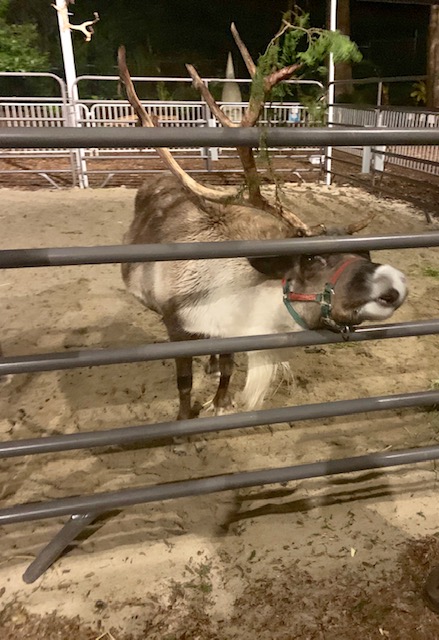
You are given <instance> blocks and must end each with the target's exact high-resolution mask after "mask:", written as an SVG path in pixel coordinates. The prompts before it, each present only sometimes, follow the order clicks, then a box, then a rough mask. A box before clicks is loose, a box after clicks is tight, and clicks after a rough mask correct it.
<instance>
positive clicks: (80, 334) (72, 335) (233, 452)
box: [0, 185, 439, 640]
mask: <svg viewBox="0 0 439 640" xmlns="http://www.w3.org/2000/svg"><path fill="white" fill-rule="evenodd" d="M289 194H290V197H291V198H292V199H293V201H294V202H295V204H296V206H297V209H298V210H299V211H301V213H302V215H303V216H304V217H305V218H306V219H307V220H311V219H312V220H314V221H317V220H321V219H325V220H326V221H335V220H337V221H340V220H342V221H345V222H346V221H348V220H350V221H351V220H353V219H357V218H358V217H361V216H364V215H366V214H368V213H370V212H371V211H374V212H376V213H377V216H376V218H375V220H374V222H373V223H372V224H371V226H370V227H369V229H368V233H369V232H370V233H374V232H377V233H380V232H382V233H391V232H422V231H425V230H426V229H431V228H432V227H431V226H429V227H427V225H426V223H425V222H424V219H423V217H422V214H421V213H420V212H418V211H415V210H414V209H413V208H411V207H410V206H409V205H407V204H404V203H403V202H399V201H391V202H390V201H384V200H379V199H377V198H375V197H374V196H371V195H369V194H366V193H365V192H363V191H361V190H359V189H355V188H353V187H348V186H345V187H343V186H342V187H331V188H328V187H324V186H315V185H302V186H294V187H290V189H289ZM134 195H135V191H134V190H131V189H124V188H117V189H106V190H90V191H87V192H83V191H80V190H76V189H74V190H65V191H53V190H40V191H35V192H25V191H19V190H12V189H3V190H1V191H0V198H1V203H2V206H1V210H0V225H1V226H0V228H1V235H0V248H18V247H44V246H78V245H93V244H117V243H119V242H120V241H121V238H122V234H123V233H124V231H125V230H126V228H127V226H128V224H129V221H130V218H131V215H132V211H133V200H134ZM436 226H437V225H436ZM374 257H375V259H377V260H379V261H382V262H383V261H385V262H387V261H388V262H391V264H393V265H394V266H396V267H398V268H400V269H401V270H403V271H404V272H405V273H406V274H407V276H408V279H409V286H410V295H409V299H408V301H407V303H406V304H405V305H404V306H403V307H402V308H401V309H400V310H399V311H398V312H397V314H395V316H394V320H395V321H404V320H410V319H420V318H434V317H437V315H438V309H439V278H438V276H439V252H438V250H437V249H436V250H435V249H421V250H404V251H398V252H389V251H382V252H377V253H376V254H375V256H374ZM0 309H1V319H2V322H1V327H2V335H1V341H2V346H3V349H4V352H5V355H19V354H28V353H38V352H46V351H62V350H64V349H77V348H86V347H91V346H95V347H98V346H101V347H108V346H114V347H116V346H126V345H135V344H139V343H150V342H153V341H159V340H164V339H166V336H165V332H164V329H163V326H162V325H161V323H160V321H159V319H158V318H157V317H156V316H155V314H153V313H152V312H148V311H145V310H144V309H143V308H142V307H141V305H140V303H138V302H137V301H136V300H134V299H132V298H131V297H130V296H129V295H128V294H127V293H126V292H125V291H124V288H123V285H122V282H121V279H120V273H119V267H118V266H117V265H102V266H93V267H91V266H80V267H62V268H52V269H46V268H42V269H27V270H10V271H6V270H5V271H3V272H1V273H0ZM438 342H439V341H438V339H437V337H422V338H416V337H414V338H407V339H404V340H389V341H384V342H381V343H364V344H361V343H360V344H358V345H351V344H347V345H342V346H339V345H335V346H325V347H322V348H305V349H298V350H297V355H296V357H295V359H294V361H293V370H294V374H295V375H294V380H293V381H292V382H290V383H280V384H279V386H278V387H277V388H276V390H275V392H274V394H273V396H272V398H271V399H270V400H269V401H268V403H267V406H286V405H288V404H304V403H312V402H321V401H325V400H336V399H344V398H354V397H361V396H372V395H380V394H392V393H397V392H403V391H414V390H425V389H428V388H431V387H432V386H433V385H437V384H439V383H438V381H439V344H438ZM237 362H238V371H237V373H236V375H235V377H234V381H233V387H234V388H235V389H239V388H240V387H241V385H242V383H243V379H244V364H245V360H244V357H243V356H238V357H237ZM203 363H204V359H202V358H199V359H197V366H196V377H195V396H196V398H198V399H199V400H200V401H203V402H204V401H206V400H207V399H208V398H209V397H210V395H211V392H212V389H213V382H212V381H209V380H208V379H207V378H206V377H205V375H204V372H203ZM173 366H174V365H173V362H171V361H169V362H168V361H163V362H152V363H144V364H130V365H122V366H107V367H97V368H89V369H77V370H71V371H61V372H53V373H41V374H33V375H19V376H16V377H15V378H14V379H13V381H12V382H11V383H10V384H9V385H8V386H3V387H0V434H1V438H2V439H3V440H9V439H19V438H27V437H35V436H42V435H47V434H60V433H74V432H76V431H83V430H95V429H96V430H97V429H102V430H104V429H108V428H112V427H117V426H123V425H131V424H139V423H154V422H157V421H164V420H169V419H172V418H173V417H174V416H175V414H176V406H177V402H176V389H175V385H174V379H173V375H174V369H173ZM438 434H439V414H438V412H437V411H428V412H427V411H425V410H402V411H397V412H383V413H382V414H371V415H360V416H356V417H352V418H350V417H347V418H338V419H328V420H320V421H315V422H304V423H297V424H294V425H288V424H282V425H277V426H274V427H261V428H256V429H251V430H247V431H245V430H242V431H239V432H233V433H231V434H215V435H211V436H209V437H208V438H207V440H205V439H201V438H194V439H192V440H191V441H190V442H189V443H187V444H186V445H183V446H178V447H175V446H174V445H173V443H165V444H162V445H161V446H155V447H152V446H151V447H136V448H132V449H125V450H123V449H119V450H116V451H107V450H102V449H99V450H96V449H94V450H90V451H78V452H71V453H65V454H63V453H61V454H53V455H52V454H50V455H44V456H39V457H38V456H37V457H24V458H17V459H12V460H5V461H1V466H0V495H1V498H2V506H8V505H13V504H16V503H22V502H32V501H38V500H45V499H49V498H56V497H61V496H67V495H77V494H81V493H92V492H98V491H108V490H113V489H120V488H126V487H131V486H142V485H149V484H155V483H158V482H168V481H172V480H179V479H185V478H191V477H202V476H205V475H214V474H219V473H226V472H231V471H235V470H253V469H259V468H268V467H271V466H273V467H281V466H286V465H289V464H295V463H302V462H308V461H315V460H321V459H326V458H341V457H344V456H351V455H359V454H362V453H366V452H369V451H376V450H382V449H399V448H409V447H417V446H422V445H430V444H434V443H436V442H437V441H438ZM437 490H438V485H437V473H436V466H435V464H434V463H425V464H421V465H417V466H413V467H403V468H397V469H394V470H387V471H384V470H383V471H374V472H369V473H362V474H352V475H349V476H339V477H337V478H326V479H316V480H307V481H303V482H294V483H289V484H288V485H285V486H282V487H279V486H276V487H268V488H267V487H266V488H255V489H250V490H249V489H247V490H241V491H236V492H227V493H223V494H217V495H212V496H206V497H199V498H187V499H181V500H174V501H168V502H166V503H161V504H153V505H144V506H139V507H136V508H130V509H127V510H125V511H123V512H122V513H118V514H112V515H111V516H109V517H107V518H105V519H103V520H101V521H100V522H99V523H97V524H96V525H95V526H93V527H91V529H90V531H88V533H87V535H86V536H83V538H82V539H81V540H80V541H79V542H78V544H77V545H75V546H74V548H73V549H71V550H70V551H69V553H67V554H66V555H65V556H64V557H63V558H62V559H61V560H59V561H58V562H57V563H56V564H55V565H54V566H53V567H52V568H51V569H50V570H49V571H48V572H47V573H46V574H45V575H44V576H43V577H42V578H41V579H40V580H38V581H37V582H36V583H34V584H32V585H25V584H24V583H23V582H22V579H21V576H22V573H23V571H24V569H25V568H26V566H27V565H28V564H29V562H30V561H31V560H32V559H33V558H34V556H35V555H36V553H38V551H39V550H40V548H41V547H42V546H44V545H45V544H46V543H47V542H48V541H49V539H50V538H51V536H53V535H54V534H55V533H56V532H57V531H58V530H59V528H60V526H61V525H62V523H63V522H64V521H63V520H57V519H54V520H45V521H40V522H37V523H28V524H20V525H16V526H14V525H10V526H8V527H2V528H1V534H2V535H1V537H0V604H1V605H2V606H9V605H11V604H14V606H17V605H20V606H21V605H23V606H24V607H25V608H26V611H27V612H30V613H31V614H46V613H51V612H56V614H57V615H62V616H67V617H68V618H69V619H71V618H73V617H74V616H80V621H81V623H84V624H87V625H89V626H90V629H92V631H90V633H91V635H86V634H83V635H82V636H81V637H84V638H85V637H87V638H88V637H90V638H91V637H98V636H101V637H102V638H105V639H106V638H110V635H109V632H110V631H111V634H112V636H113V637H114V638H116V640H118V639H119V638H122V637H125V635H126V634H133V635H138V634H141V636H140V637H142V638H168V639H169V640H171V639H172V638H211V637H212V638H213V637H215V638H216V637H219V636H216V635H209V634H210V633H211V632H212V634H213V633H214V631H215V633H216V632H217V631H218V629H219V628H220V627H221V625H222V626H223V627H224V625H226V626H227V625H229V634H228V635H226V636H224V637H228V638H239V639H241V638H249V637H259V638H265V637H267V638H275V637H276V638H278V637H279V638H281V637H282V638H287V637H288V638H290V637H297V638H314V637H316V638H317V637H319V638H320V637H321V638H325V640H326V639H327V638H332V637H334V638H335V637H347V636H339V635H338V636H335V635H334V636H332V635H328V634H326V635H325V634H324V633H323V635H312V633H311V631H309V629H312V628H314V627H313V625H314V626H315V625H317V623H318V620H317V619H316V616H317V617H318V615H320V614H317V610H316V609H315V607H313V603H312V601H311V600H309V599H308V602H305V603H304V602H303V600H304V597H303V593H304V591H303V590H304V589H305V586H304V585H305V583H306V584H308V585H309V584H311V583H313V581H314V585H315V584H316V583H317V582H319V583H321V584H327V586H328V589H329V590H330V589H332V590H333V591H334V589H335V588H336V585H337V584H345V585H347V587H346V588H347V589H349V590H351V588H352V582H349V581H347V578H346V576H347V575H348V574H349V575H350V576H354V580H355V581H356V580H358V583H362V584H363V583H367V584H371V583H373V582H374V580H377V579H378V577H379V575H381V573H382V572H383V571H393V570H394V569H395V567H396V565H397V559H398V558H399V557H400V555H401V551H402V550H403V549H404V548H405V546H404V545H406V544H407V543H408V542H409V541H410V540H413V538H415V539H417V538H421V537H423V536H431V535H435V534H436V533H437V532H438V531H439V513H438V510H437ZM398 562H400V560H398ZM295 576H296V580H295ZM303 576H307V578H306V579H304V578H303ZM343 576H345V577H343ZM286 577H288V585H289V587H288V589H287V591H285V580H286ZM299 578H300V579H299ZM304 580H305V582H304ZM343 580H344V582H343ZM307 581H308V582H307ZM267 584H269V585H271V587H270V589H271V591H273V589H275V588H276V589H279V585H283V588H284V592H283V593H284V599H282V597H280V596H279V598H278V600H279V599H280V602H281V605H282V606H281V609H280V610H277V612H276V614H274V613H273V612H271V610H269V609H267V607H268V604H267V601H266V597H267V592H266V591H265V592H262V591H260V589H261V585H267ZM258 589H259V591H258ZM314 592H315V590H314ZM349 592H350V591H349ZM249 593H251V594H252V597H251V598H250V597H247V599H246V597H245V594H249ZM276 593H278V592H277V591H276ZM285 593H287V596H285ZM194 594H195V596H196V597H197V598H198V599H197V600H196V604H197V611H198V613H199V614H200V615H201V614H202V613H204V614H205V616H207V619H208V624H209V625H210V626H209V629H210V631H209V634H208V632H207V631H206V629H205V630H204V631H203V632H201V631H200V630H198V631H197V630H195V631H191V632H190V633H189V631H188V627H187V625H188V624H189V623H188V619H189V618H188V612H189V613H190V611H191V607H192V606H193V604H194V600H193V598H194V597H195V596H194ZM258 594H259V596H258ZM366 594H367V590H366ZM366 597H369V596H367V595H366ZM414 597H415V598H418V595H416V594H415V595H414ZM255 598H256V599H255ZM258 598H259V599H258ZM200 603H201V604H200ZM282 607H283V608H282ZM294 609H297V611H298V612H302V613H303V612H304V611H307V614H306V616H307V619H306V620H305V622H304V621H303V620H302V623H303V624H304V625H305V623H306V624H308V625H311V626H309V629H308V627H306V625H305V626H303V627H301V628H302V629H305V627H306V629H308V631H306V632H305V631H302V632H300V635H295V636H294V635H291V636H289V635H282V634H281V633H279V634H275V633H274V632H273V630H272V631H271V632H267V628H268V627H267V625H268V626H269V624H277V623H275V621H274V616H281V617H282V615H284V614H285V615H286V612H287V611H288V612H291V610H294ZM250 611H251V612H252V614H251V616H253V618H254V620H259V623H258V624H259V627H258V624H256V623H255V624H256V626H255V627H254V629H253V632H252V634H249V626H248V625H249V624H250V622H249V615H250V614H249V612H250ZM282 611H283V612H284V613H282ZM200 612H201V613H200ZM302 613H301V614H300V615H302ZM14 615H15V616H18V621H20V613H16V614H15V613H14ZM241 615H242V616H245V620H246V622H245V625H246V627H245V628H241V626H240V623H239V620H240V616H241ZM303 615H305V614H303ZM416 615H418V614H416ZM419 615H420V614H419ZM422 615H424V614H422ZM431 615H433V614H431ZM251 616H250V617H251ZM264 616H265V618H264ZM267 616H268V617H267ZM189 617H190V616H189ZM384 617H385V616H384ZM411 618H412V619H413V615H412V616H411ZM264 619H265V620H268V619H270V620H271V622H270V623H269V622H267V623H266V626H265V627H264V626H263V625H262V623H261V620H264ZM415 621H416V620H415ZM0 624H1V619H0ZM17 624H18V623H17ZM182 625H183V627H184V629H183V627H182ZM261 625H262V626H261ZM373 625H374V626H373V629H374V630H375V631H374V635H371V636H369V635H366V634H364V635H363V637H378V638H379V637H382V636H383V635H384V636H386V634H387V636H386V637H390V638H397V637H398V638H399V637H401V638H404V637H407V638H408V637H410V638H415V636H414V635H412V636H404V635H397V634H396V632H394V631H392V630H391V629H390V630H389V629H387V628H386V626H385V620H383V619H381V618H380V619H378V618H377V619H376V620H373ZM281 627H282V625H281V621H279V629H280V628H281ZM380 629H381V631H380ZM289 632H292V627H290V628H289ZM296 633H299V631H297V630H296ZM105 634H106V635H105ZM267 634H268V635H267ZM392 634H393V635H392ZM8 637H9V636H8ZM10 637H13V636H12V635H11V636H10ZM17 637H18V636H17ZM21 637H29V638H31V637H32V638H33V637H34V636H31V635H29V636H27V635H26V636H24V635H22V636H21ZM35 637H46V636H45V635H44V634H42V635H36V636H35ZM54 637H55V636H54ZM56 637H73V635H71V636H56ZM75 637H79V636H75ZM222 637H223V636H221V638H222ZM416 637H422V638H424V636H416ZM427 637H431V638H433V637H439V635H437V636H436V635H434V636H433V635H430V636H427V635H426V636H425V638H427Z"/></svg>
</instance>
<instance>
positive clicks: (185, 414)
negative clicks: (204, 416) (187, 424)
mask: <svg viewBox="0 0 439 640" xmlns="http://www.w3.org/2000/svg"><path fill="white" fill-rule="evenodd" d="M201 409H202V406H201V404H200V403H199V402H194V404H193V406H192V407H191V408H190V409H189V411H182V410H181V409H180V411H179V412H178V416H177V420H192V418H198V416H199V415H200V411H201Z"/></svg>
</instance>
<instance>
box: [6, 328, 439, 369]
mask: <svg viewBox="0 0 439 640" xmlns="http://www.w3.org/2000/svg"><path fill="white" fill-rule="evenodd" d="M436 333H439V318H437V319H431V320H414V321H412V322H402V323H394V324H385V325H370V326H365V327H357V328H355V330H353V331H351V332H350V333H349V336H348V339H349V342H363V341H369V340H386V339H390V338H405V337H408V336H427V335H432V334H436ZM345 342H346V335H342V334H340V333H334V332H332V331H327V330H320V331H296V332H290V333H276V334H271V335H259V336H241V337H236V338H207V339H203V340H182V341H181V342H159V343H155V344H140V345H136V346H134V347H121V348H118V349H80V350H78V351H67V352H64V353H63V352H55V353H41V354H37V355H25V356H16V357H8V358H0V376H2V375H8V374H19V373H33V372H36V371H62V370H65V369H77V368H79V367H96V366H103V365H111V364H126V363H129V362H148V361H153V360H166V359H167V358H181V357H187V356H192V357H193V356H203V355H210V354H216V355H219V354H222V353H239V352H244V351H263V350H265V349H285V348H291V347H305V346H310V345H320V344H336V343H342V344H344V343H345Z"/></svg>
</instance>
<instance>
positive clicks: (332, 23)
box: [326, 0, 337, 186]
mask: <svg viewBox="0 0 439 640" xmlns="http://www.w3.org/2000/svg"><path fill="white" fill-rule="evenodd" d="M330 11H331V12H330V16H329V29H330V31H335V30H336V29H337V0H331V9H330ZM334 80H335V65H334V55H333V54H332V53H330V54H329V69H328V84H329V86H328V105H329V106H328V121H329V123H331V122H332V120H333V117H334V107H333V105H334V100H335V87H334ZM329 126H330V127H331V126H332V124H329ZM331 169H332V147H327V149H326V184H327V185H328V186H329V185H330V184H331V179H332V176H331Z"/></svg>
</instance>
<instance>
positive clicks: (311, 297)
mask: <svg viewBox="0 0 439 640" xmlns="http://www.w3.org/2000/svg"><path fill="white" fill-rule="evenodd" d="M357 260H364V258H360V257H359V256H355V257H353V258H349V259H348V260H345V261H344V262H343V263H342V264H341V265H340V266H339V267H338V269H337V270H336V271H334V273H333V274H332V276H331V278H330V279H329V280H328V283H329V284H331V285H332V286H335V284H336V282H337V280H338V279H339V277H340V276H341V274H342V273H343V271H344V270H345V269H346V268H347V267H348V266H349V265H350V264H352V263H353V262H356V261H357ZM285 284H286V279H285V278H284V279H283V280H282V286H283V287H285ZM318 295H319V294H315V293H294V291H290V292H288V294H287V299H288V300H295V301H296V302H316V301H318Z"/></svg>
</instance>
